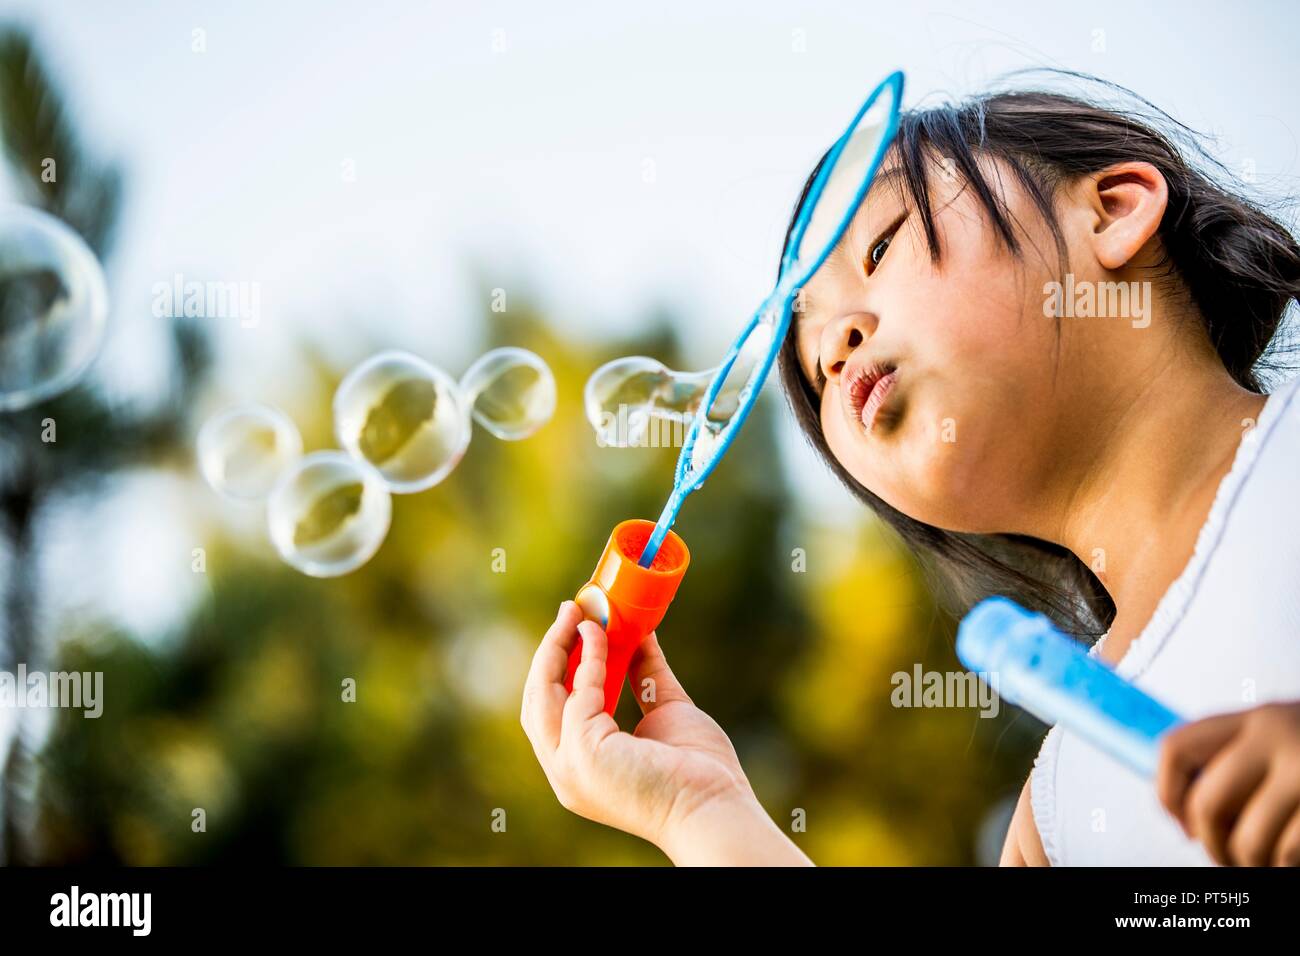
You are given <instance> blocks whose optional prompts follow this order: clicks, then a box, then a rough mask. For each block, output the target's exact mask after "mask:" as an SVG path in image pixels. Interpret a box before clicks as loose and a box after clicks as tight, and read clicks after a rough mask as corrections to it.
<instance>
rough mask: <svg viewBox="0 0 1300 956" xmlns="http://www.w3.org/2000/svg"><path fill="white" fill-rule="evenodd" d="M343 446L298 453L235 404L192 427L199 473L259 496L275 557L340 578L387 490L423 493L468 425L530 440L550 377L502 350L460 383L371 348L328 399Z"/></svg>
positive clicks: (369, 553) (451, 458)
mask: <svg viewBox="0 0 1300 956" xmlns="http://www.w3.org/2000/svg"><path fill="white" fill-rule="evenodd" d="M333 411H334V431H335V436H336V437H337V439H338V442H339V445H340V446H341V447H342V449H343V450H342V451H337V450H331V451H318V452H313V453H312V454H310V455H307V456H305V457H304V456H303V454H302V439H301V437H300V436H299V434H298V429H297V428H296V427H294V424H293V422H292V421H290V420H289V419H288V417H287V416H285V415H284V414H283V413H282V412H280V411H278V410H276V409H273V408H270V407H268V406H265V405H241V406H237V407H235V408H231V409H228V410H227V411H224V412H221V413H219V414H217V415H215V416H213V417H212V418H210V419H209V420H208V421H207V422H206V423H204V425H203V428H202V429H201V430H200V432H199V439H198V459H199V469H200V470H201V471H202V473H203V476H204V478H205V479H206V480H207V482H208V484H210V485H211V486H212V487H213V488H214V489H215V490H216V491H218V492H219V493H221V494H223V495H225V496H227V497H229V498H234V499H239V500H244V501H250V500H251V501H257V500H262V499H265V500H266V521H267V530H268V532H269V534H270V538H271V542H272V543H273V544H274V545H275V548H276V550H277V551H278V552H279V554H280V556H281V557H282V558H283V559H284V560H285V561H286V562H288V563H289V564H290V565H292V566H293V567H295V568H297V569H298V570H299V571H301V572H303V573H304V574H309V575H311V576H313V577H335V576H337V575H341V574H347V573H348V572H349V571H354V570H356V569H357V568H359V567H360V566H361V565H363V564H365V563H366V562H367V561H369V560H370V558H371V557H373V556H374V554H375V552H376V551H378V550H379V547H380V545H381V544H383V542H384V538H385V537H386V536H387V534H388V526H389V523H390V521H391V518H392V499H391V497H390V495H391V494H410V493H412V492H417V491H424V490H425V489H427V488H432V487H433V486H434V485H436V484H437V483H438V482H440V481H442V480H443V479H444V478H446V477H447V475H449V474H450V473H451V471H452V469H454V468H455V467H456V465H457V464H458V463H459V462H460V460H461V458H462V457H464V454H465V449H466V448H467V447H468V446H469V440H470V435H471V434H472V424H471V419H472V420H473V421H477V422H478V423H479V424H480V425H482V426H483V427H484V428H486V429H487V430H488V431H489V432H491V433H492V434H493V435H495V436H496V437H498V438H502V439H505V440H507V441H517V440H519V439H523V438H527V437H529V436H530V435H532V434H533V433H534V432H535V431H537V429H539V428H541V427H542V426H543V425H544V424H546V422H548V421H549V420H550V418H551V416H552V415H553V414H554V412H555V377H554V376H553V375H552V374H551V370H550V368H549V367H548V366H547V364H546V363H545V362H544V361H543V360H542V359H541V358H540V357H539V356H537V355H535V354H534V353H532V352H529V351H527V350H525V349H520V348H500V349H493V350H492V351H490V352H488V353H486V354H485V355H483V356H481V357H480V358H479V359H478V360H477V361H476V362H474V364H473V365H472V366H470V368H469V370H468V371H467V372H466V373H465V374H464V375H463V376H462V377H461V379H460V381H459V382H457V381H456V380H455V379H453V378H451V377H450V376H449V375H447V374H446V373H445V372H443V371H442V370H441V369H439V368H437V367H436V366H434V365H431V364H429V363H428V362H426V361H425V360H424V359H422V358H420V357H419V356H417V355H412V354H410V353H409V352H398V351H387V352H380V353H379V354H377V355H372V356H371V357H370V358H368V359H366V360H365V361H363V362H362V363H361V364H359V365H358V366H356V367H355V368H354V369H352V371H350V372H349V373H348V374H347V375H346V376H345V377H344V379H343V381H342V382H341V383H340V384H339V387H338V390H337V391H336V392H335V394H334V407H333Z"/></svg>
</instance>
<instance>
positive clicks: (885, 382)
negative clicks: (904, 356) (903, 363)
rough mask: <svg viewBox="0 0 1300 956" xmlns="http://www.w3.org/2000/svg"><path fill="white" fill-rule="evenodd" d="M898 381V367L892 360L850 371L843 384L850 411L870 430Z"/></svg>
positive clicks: (855, 418)
mask: <svg viewBox="0 0 1300 956" xmlns="http://www.w3.org/2000/svg"><path fill="white" fill-rule="evenodd" d="M897 381H898V367H897V366H896V365H894V363H892V362H885V361H880V362H874V363H872V364H870V365H867V366H863V367H861V368H854V369H851V370H850V371H849V375H848V378H847V381H845V382H844V385H843V388H844V395H845V396H846V399H847V401H848V407H849V412H850V413H851V414H852V416H853V419H854V420H855V421H858V422H861V423H862V427H863V428H865V429H866V430H867V431H868V432H869V431H871V428H872V426H873V425H874V424H875V421H876V416H877V415H878V414H879V413H880V409H881V407H882V406H883V405H884V404H885V401H886V400H887V399H888V398H889V393H890V392H891V391H893V388H894V384H895V383H896V382H897Z"/></svg>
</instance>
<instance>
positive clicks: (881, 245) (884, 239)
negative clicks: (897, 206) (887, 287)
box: [862, 212, 907, 275]
mask: <svg viewBox="0 0 1300 956" xmlns="http://www.w3.org/2000/svg"><path fill="white" fill-rule="evenodd" d="M906 219H907V213H906V212H904V213H903V214H902V215H901V216H899V217H898V218H897V219H896V220H894V222H893V224H892V225H891V226H890V227H889V228H888V229H886V230H885V234H884V235H883V236H881V237H880V238H879V239H877V240H876V244H875V245H874V246H872V247H871V251H870V252H868V253H867V258H866V259H864V260H863V262H862V266H863V268H864V269H866V271H867V275H871V273H872V272H873V271H874V270H875V268H876V266H878V265H880V260H881V259H883V258H885V251H886V250H887V249H888V248H889V244H890V243H891V242H893V241H894V234H895V233H897V232H898V230H899V228H900V227H901V226H902V225H903V222H904V221H905V220H906Z"/></svg>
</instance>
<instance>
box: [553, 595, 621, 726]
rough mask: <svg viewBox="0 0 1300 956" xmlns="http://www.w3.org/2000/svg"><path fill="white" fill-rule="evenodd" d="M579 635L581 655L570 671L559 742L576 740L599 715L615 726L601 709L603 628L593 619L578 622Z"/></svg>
mask: <svg viewBox="0 0 1300 956" xmlns="http://www.w3.org/2000/svg"><path fill="white" fill-rule="evenodd" d="M578 633H579V634H580V635H581V636H582V657H581V658H580V659H579V661H578V668H577V670H575V671H574V672H573V693H572V694H570V695H569V699H568V700H566V701H565V702H564V717H563V721H562V723H561V726H560V746H561V747H565V746H572V745H574V744H578V743H580V741H581V739H582V736H583V734H585V733H587V732H588V731H589V730H590V729H591V725H593V724H597V723H599V724H603V723H604V722H603V721H600V720H599V718H601V717H603V718H605V720H607V721H609V723H611V724H613V725H614V729H615V730H617V729H618V725H617V724H614V718H612V717H610V716H609V714H607V713H605V658H606V655H607V654H608V651H609V639H608V638H607V637H606V636H605V630H604V628H602V627H601V626H600V625H599V624H597V623H596V622H595V621H582V622H581V623H580V624H578Z"/></svg>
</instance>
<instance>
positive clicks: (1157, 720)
mask: <svg viewBox="0 0 1300 956" xmlns="http://www.w3.org/2000/svg"><path fill="white" fill-rule="evenodd" d="M957 657H958V658H959V659H960V660H961V662H962V663H963V664H964V665H966V667H968V668H969V669H970V670H972V671H975V672H976V673H977V674H979V675H980V676H981V677H982V678H984V679H985V680H986V681H987V682H989V683H990V684H992V686H993V689H994V690H995V691H997V693H998V694H999V696H1001V697H1002V698H1003V699H1004V700H1007V701H1010V702H1011V703H1013V704H1016V705H1017V706H1020V707H1023V708H1024V709H1025V710H1027V711H1029V712H1030V713H1031V714H1033V715H1034V716H1035V717H1038V718H1039V719H1040V720H1043V721H1046V722H1047V723H1049V724H1057V723H1059V724H1061V725H1062V726H1064V727H1065V729H1066V730H1069V731H1071V732H1073V733H1076V734H1078V735H1079V736H1080V737H1082V738H1083V739H1084V740H1086V741H1088V742H1089V743H1090V744H1092V745H1093V746H1094V747H1097V748H1098V749H1099V750H1102V751H1104V752H1105V753H1108V754H1110V755H1111V756H1112V757H1114V758H1115V759H1116V760H1119V761H1120V762H1121V763H1123V764H1125V765H1126V766H1128V767H1130V768H1131V769H1133V770H1134V771H1136V772H1137V773H1139V774H1141V775H1143V776H1145V777H1151V776H1154V774H1155V770H1156V765H1157V762H1158V757H1159V745H1160V738H1161V736H1162V735H1163V734H1164V733H1165V732H1166V731H1168V730H1171V729H1172V728H1173V727H1175V726H1176V725H1178V724H1181V723H1182V722H1183V721H1182V718H1180V717H1179V716H1178V715H1177V714H1175V713H1174V712H1173V711H1171V710H1170V709H1169V708H1168V707H1166V706H1165V705H1164V704H1161V703H1160V702H1159V701H1157V700H1155V699H1154V698H1152V697H1150V696H1149V695H1148V694H1147V693H1146V692H1144V691H1142V690H1139V689H1138V688H1137V687H1135V686H1134V685H1133V684H1130V683H1129V682H1128V681H1126V680H1125V679H1124V678H1122V677H1120V676H1119V675H1118V674H1117V673H1115V671H1114V670H1112V669H1111V668H1110V667H1108V666H1106V664H1105V663H1104V662H1102V661H1100V660H1097V659H1096V658H1095V657H1090V656H1089V655H1088V653H1087V651H1085V650H1084V648H1083V645H1081V644H1080V643H1079V642H1078V641H1076V640H1074V639H1073V638H1070V637H1067V636H1066V635H1065V634H1063V633H1061V632H1060V631H1059V630H1057V629H1056V627H1055V625H1053V624H1052V622H1051V621H1050V620H1049V619H1048V618H1047V617H1046V616H1045V615H1043V614H1034V613H1031V612H1030V611H1027V610H1025V609H1024V608H1022V607H1021V606H1020V605H1019V604H1016V603H1015V602H1014V601H1011V600H1009V599H1007V598H1004V597H991V598H987V599H986V600H983V601H981V602H980V603H979V604H977V605H975V607H974V608H972V609H971V611H970V613H969V614H967V615H966V617H965V618H964V619H963V620H962V622H961V625H960V627H958V629H957ZM989 676H991V677H992V680H991V681H990V680H989Z"/></svg>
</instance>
